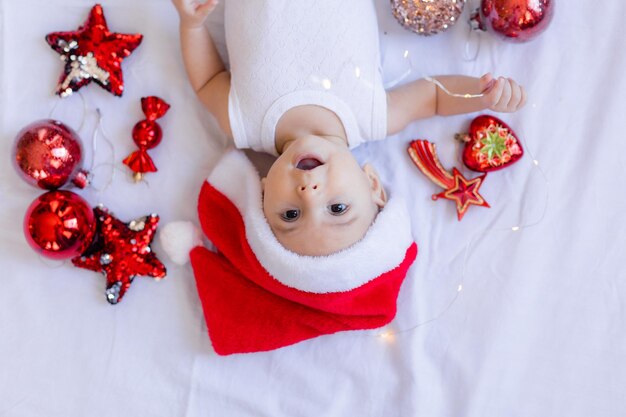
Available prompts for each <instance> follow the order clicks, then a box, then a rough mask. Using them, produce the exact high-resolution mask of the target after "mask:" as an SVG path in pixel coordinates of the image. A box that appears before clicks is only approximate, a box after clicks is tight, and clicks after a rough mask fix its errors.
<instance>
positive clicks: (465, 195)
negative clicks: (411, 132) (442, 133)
mask: <svg viewBox="0 0 626 417" xmlns="http://www.w3.org/2000/svg"><path fill="white" fill-rule="evenodd" d="M408 151H409V156H410V157H411V160H413V162H414V163H415V165H417V167H418V168H419V170H420V171H422V173H423V174H424V175H426V176H427V177H428V178H429V179H430V180H431V181H433V182H434V183H435V184H437V185H439V186H440V187H441V188H443V189H445V191H443V192H441V193H439V194H433V197H432V198H433V200H437V199H439V198H445V199H447V200H451V201H454V202H455V203H456V211H457V216H458V219H459V221H460V220H461V219H463V216H464V215H465V213H466V212H467V210H468V209H469V207H470V206H472V205H476V206H481V207H489V204H487V202H486V201H485V199H484V198H483V197H482V196H481V195H480V194H479V193H478V190H479V189H480V187H481V185H482V184H483V181H484V180H485V177H486V176H487V174H486V173H485V174H483V175H481V176H480V177H476V178H474V179H471V180H468V179H467V178H465V177H464V176H463V174H461V173H460V172H459V170H458V169H456V168H453V169H452V174H450V173H449V172H448V171H446V170H445V169H444V168H443V166H442V165H441V162H439V158H438V157H437V151H436V149H435V144H434V143H431V142H429V141H427V140H421V139H420V140H414V141H413V142H411V145H410V146H409V149H408Z"/></svg>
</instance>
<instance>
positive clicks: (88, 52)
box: [46, 4, 143, 97]
mask: <svg viewBox="0 0 626 417" xmlns="http://www.w3.org/2000/svg"><path fill="white" fill-rule="evenodd" d="M142 39H143V35H141V34H138V33H136V34H122V33H113V32H110V31H109V28H108V26H107V22H106V19H105V18H104V11H103V10H102V6H101V5H99V4H96V5H95V6H93V8H92V9H91V12H90V13H89V17H88V18H87V20H86V21H85V23H84V24H83V26H80V27H79V28H78V30H75V31H71V32H54V33H50V34H48V35H47V36H46V41H47V42H48V44H49V45H50V46H51V47H52V49H54V50H55V51H56V52H58V53H59V54H61V59H62V60H63V61H64V62H65V67H64V70H63V74H61V77H60V78H59V84H58V86H57V90H56V94H58V95H60V96H61V97H67V96H69V95H71V94H72V93H73V92H75V91H78V90H79V89H80V88H81V87H83V86H85V85H87V84H89V83H90V82H91V81H95V82H96V83H97V84H99V85H100V86H101V87H102V88H104V89H105V90H107V91H108V92H110V93H112V94H114V95H116V96H121V95H122V93H123V91H124V81H123V75H122V60H123V59H124V58H126V57H127V56H129V55H130V54H131V53H132V52H133V51H134V50H135V48H137V47H138V46H139V44H140V43H141V40H142Z"/></svg>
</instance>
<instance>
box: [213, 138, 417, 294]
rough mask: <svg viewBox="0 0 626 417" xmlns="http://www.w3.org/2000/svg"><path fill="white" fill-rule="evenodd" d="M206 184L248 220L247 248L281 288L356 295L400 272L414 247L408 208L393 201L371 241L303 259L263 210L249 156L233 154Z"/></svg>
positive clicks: (374, 228) (371, 231)
mask: <svg viewBox="0 0 626 417" xmlns="http://www.w3.org/2000/svg"><path fill="white" fill-rule="evenodd" d="M207 181H208V182H209V183H210V184H211V185H212V186H213V187H215V188H216V189H217V190H218V191H220V192H221V193H222V194H224V195H225V196H226V197H227V198H228V199H229V200H230V201H231V202H232V203H233V204H234V205H235V206H236V207H237V209H238V210H239V212H240V213H241V215H242V218H243V220H244V224H245V229H246V236H247V238H248V244H249V245H250V247H251V249H252V251H253V252H254V254H255V255H256V257H257V259H258V260H259V262H260V263H261V265H262V266H263V267H264V268H265V269H266V270H267V272H268V273H269V274H270V275H272V276H273V277H274V278H275V279H277V280H278V281H280V282H281V283H282V284H284V285H286V286H288V287H292V288H296V289H299V290H301V291H307V292H313V293H328V292H342V291H348V290H352V289H354V288H357V287H360V286H361V285H363V284H365V283H367V282H369V281H371V280H373V279H375V278H376V277H378V276H380V275H381V274H383V273H385V272H388V271H390V270H392V269H393V268H395V267H397V266H398V265H399V264H400V263H401V262H402V261H403V260H404V257H405V255H406V251H407V249H408V248H409V247H410V246H411V244H412V243H413V237H412V235H411V222H410V217H409V215H408V212H407V209H406V205H405V203H404V201H403V200H402V199H400V198H399V197H392V198H390V199H389V201H388V202H387V204H386V205H385V208H384V209H383V210H382V211H381V212H380V213H379V214H378V216H377V218H376V220H375V221H374V223H373V224H372V226H371V227H370V229H369V230H368V232H367V233H366V235H365V236H364V237H363V239H361V240H360V241H358V242H357V243H355V244H354V245H352V246H350V247H349V248H347V249H344V250H342V251H340V252H337V253H334V254H331V255H327V256H303V255H299V254H297V253H295V252H292V251H289V250H287V249H285V247H283V246H282V245H281V244H280V243H279V242H278V240H277V239H276V237H275V236H274V234H273V233H272V230H271V229H270V226H269V224H268V223H267V220H266V219H265V216H264V215H263V207H262V190H261V181H260V177H259V173H258V171H257V170H256V168H255V167H254V166H253V165H252V163H251V162H250V160H249V159H248V158H247V157H246V156H245V154H244V153H243V152H241V151H238V150H229V151H227V153H226V154H225V155H224V156H223V157H222V159H221V160H220V161H219V162H218V164H217V166H216V167H215V168H214V170H213V172H211V174H210V175H209V178H208V179H207Z"/></svg>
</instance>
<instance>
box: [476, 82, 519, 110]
mask: <svg viewBox="0 0 626 417" xmlns="http://www.w3.org/2000/svg"><path fill="white" fill-rule="evenodd" d="M479 84H480V89H481V91H482V92H483V94H484V95H483V97H482V100H483V102H484V103H485V106H486V107H487V108H489V109H491V110H493V111H497V112H503V113H512V112H515V111H517V110H519V109H521V108H522V107H523V106H524V104H525V103H526V91H524V87H522V86H521V85H519V84H517V83H516V82H515V81H514V80H512V79H510V78H504V77H499V78H498V79H497V80H496V79H495V78H493V77H492V75H491V74H489V73H487V74H485V75H483V76H482V77H481V78H480V81H479Z"/></svg>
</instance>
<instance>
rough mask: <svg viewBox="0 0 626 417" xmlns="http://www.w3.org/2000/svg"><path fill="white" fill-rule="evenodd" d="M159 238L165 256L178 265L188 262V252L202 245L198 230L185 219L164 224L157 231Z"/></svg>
mask: <svg viewBox="0 0 626 417" xmlns="http://www.w3.org/2000/svg"><path fill="white" fill-rule="evenodd" d="M159 239H160V241H161V246H162V247H163V250H164V251H165V253H167V256H169V258H170V259H171V260H172V262H174V263H176V264H178V265H185V264H186V263H187V262H189V252H190V251H191V250H192V249H193V248H195V247H196V246H201V245H202V235H201V233H200V230H199V229H198V228H197V227H196V226H195V225H194V224H193V223H191V222H187V221H178V222H171V223H168V224H166V225H165V226H163V227H162V228H161V231H160V232H159Z"/></svg>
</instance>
